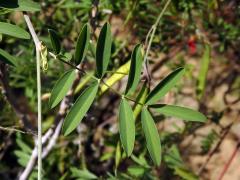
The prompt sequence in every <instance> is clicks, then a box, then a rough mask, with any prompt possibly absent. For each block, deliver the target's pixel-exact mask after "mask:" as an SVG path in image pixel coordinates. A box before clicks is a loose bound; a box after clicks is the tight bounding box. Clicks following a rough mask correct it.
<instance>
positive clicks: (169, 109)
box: [149, 104, 207, 122]
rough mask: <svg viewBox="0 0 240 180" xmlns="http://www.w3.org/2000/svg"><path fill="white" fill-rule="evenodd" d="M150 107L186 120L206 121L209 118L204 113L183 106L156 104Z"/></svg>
mask: <svg viewBox="0 0 240 180" xmlns="http://www.w3.org/2000/svg"><path fill="white" fill-rule="evenodd" d="M149 107H150V108H152V109H153V110H155V111H156V112H159V113H161V114H164V115H166V116H174V117H177V118H181V119H183V120H186V121H197V122H206V120H207V118H206V117H205V116H204V115H203V114H202V113H200V112H198V111H195V110H193V109H189V108H185V107H181V106H174V105H167V104H155V105H151V106H149Z"/></svg>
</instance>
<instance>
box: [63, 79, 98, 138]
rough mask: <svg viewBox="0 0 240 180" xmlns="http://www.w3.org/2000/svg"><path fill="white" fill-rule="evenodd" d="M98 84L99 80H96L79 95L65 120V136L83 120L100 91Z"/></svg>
mask: <svg viewBox="0 0 240 180" xmlns="http://www.w3.org/2000/svg"><path fill="white" fill-rule="evenodd" d="M98 85H99V84H98V83H97V82H94V83H93V84H91V85H90V86H89V87H88V88H87V89H85V91H83V93H82V94H81V95H80V96H79V97H78V99H77V100H76V102H75V104H74V105H73V107H72V108H71V109H70V111H69V113H68V114H67V116H66V118H65V120H64V123H63V128H62V131H63V134H64V136H66V135H68V134H70V133H71V132H72V131H73V130H74V129H75V128H76V127H77V126H78V124H79V123H80V122H81V120H82V119H83V117H84V116H85V114H86V113H87V111H88V109H89V108H90V106H91V105H92V103H93V100H94V98H95V96H96V94H97V91H98Z"/></svg>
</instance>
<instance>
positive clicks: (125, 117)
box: [119, 98, 135, 156]
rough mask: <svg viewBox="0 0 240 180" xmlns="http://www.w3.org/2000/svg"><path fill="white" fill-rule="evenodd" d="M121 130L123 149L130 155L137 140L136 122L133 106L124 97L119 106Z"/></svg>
mask: <svg viewBox="0 0 240 180" xmlns="http://www.w3.org/2000/svg"><path fill="white" fill-rule="evenodd" d="M119 132H120V139H121V142H122V145H123V149H124V151H125V152H126V154H127V156H130V155H131V154H132V151H133V147H134V141H135V123H134V115H133V111H132V108H131V106H130V105H129V103H128V102H127V100H126V99H124V98H123V99H122V100H121V102H120V108H119Z"/></svg>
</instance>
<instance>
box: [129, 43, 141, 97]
mask: <svg viewBox="0 0 240 180" xmlns="http://www.w3.org/2000/svg"><path fill="white" fill-rule="evenodd" d="M141 69H142V53H141V45H140V44H138V45H136V46H135V48H134V50H133V52H132V57H131V66H130V71H129V76H128V82H127V87H126V91H125V94H126V95H129V94H131V93H132V92H134V91H135V90H136V87H137V85H138V82H139V80H140V76H141Z"/></svg>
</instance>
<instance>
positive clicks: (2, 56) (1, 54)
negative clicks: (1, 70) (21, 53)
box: [0, 49, 17, 66]
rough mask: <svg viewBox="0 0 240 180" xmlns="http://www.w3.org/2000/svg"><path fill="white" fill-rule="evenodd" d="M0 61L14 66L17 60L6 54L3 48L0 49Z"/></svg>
mask: <svg viewBox="0 0 240 180" xmlns="http://www.w3.org/2000/svg"><path fill="white" fill-rule="evenodd" d="M0 61H3V62H5V63H7V64H9V65H13V66H16V64H17V62H16V59H15V57H13V56H12V55H10V54H8V52H6V51H4V50H3V49H0Z"/></svg>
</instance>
